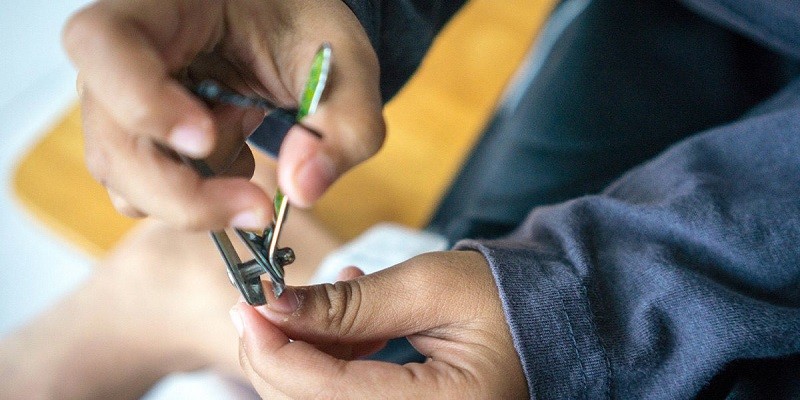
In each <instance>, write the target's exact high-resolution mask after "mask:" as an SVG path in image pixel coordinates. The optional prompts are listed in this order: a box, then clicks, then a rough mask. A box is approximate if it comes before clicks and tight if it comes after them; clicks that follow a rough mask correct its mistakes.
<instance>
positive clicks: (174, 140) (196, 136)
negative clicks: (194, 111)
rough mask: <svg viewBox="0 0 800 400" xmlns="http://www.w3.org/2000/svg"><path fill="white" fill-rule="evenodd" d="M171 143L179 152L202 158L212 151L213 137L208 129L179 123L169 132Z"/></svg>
mask: <svg viewBox="0 0 800 400" xmlns="http://www.w3.org/2000/svg"><path fill="white" fill-rule="evenodd" d="M169 143H170V145H172V148H173V149H175V150H176V151H177V152H179V153H181V154H184V155H187V156H189V157H194V158H202V157H205V156H206V155H208V152H210V151H211V137H210V136H209V135H208V133H206V131H204V130H202V129H199V128H197V127H195V126H191V125H178V126H176V127H175V128H173V129H172V132H170V134H169Z"/></svg>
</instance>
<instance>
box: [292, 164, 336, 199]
mask: <svg viewBox="0 0 800 400" xmlns="http://www.w3.org/2000/svg"><path fill="white" fill-rule="evenodd" d="M336 176H337V175H336V166H335V165H334V163H333V160H332V159H331V158H330V157H329V156H328V155H327V154H325V152H322V151H318V152H317V153H316V154H315V155H314V156H313V157H311V158H310V159H308V160H307V161H306V162H305V163H304V164H303V165H301V166H300V168H298V169H297V172H296V173H295V175H294V185H295V189H296V192H297V193H304V194H305V195H306V196H307V197H306V198H304V199H293V200H296V201H297V202H298V203H299V204H298V205H300V206H303V207H309V206H311V203H312V202H313V201H315V200H317V199H318V198H319V197H320V196H322V194H323V193H324V192H325V190H326V189H328V187H329V186H330V185H331V184H332V183H333V181H335V180H336ZM301 188H302V189H301Z"/></svg>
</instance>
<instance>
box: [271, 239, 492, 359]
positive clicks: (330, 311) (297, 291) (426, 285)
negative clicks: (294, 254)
mask: <svg viewBox="0 0 800 400" xmlns="http://www.w3.org/2000/svg"><path fill="white" fill-rule="evenodd" d="M485 265H486V261H485V259H484V258H483V256H482V255H480V254H479V253H476V252H471V251H455V252H440V253H429V254H424V255H422V256H418V257H415V258H412V259H410V260H408V261H406V262H404V263H401V264H398V265H396V266H394V267H391V268H388V269H385V270H383V271H380V272H378V273H375V274H371V275H365V276H361V277H358V278H356V279H352V280H348V281H343V282H336V283H334V284H325V285H315V286H307V287H297V288H289V289H287V292H285V293H284V296H282V297H281V298H280V299H273V300H272V301H270V302H269V303H268V304H267V305H265V306H260V307H257V309H258V311H259V312H260V313H261V314H262V315H263V316H264V317H265V318H266V319H268V320H269V321H270V322H272V323H273V324H275V325H277V326H278V327H279V328H280V329H281V331H283V332H284V333H285V334H286V335H287V336H288V337H290V338H292V339H295V340H302V341H307V342H311V343H318V344H319V343H363V342H370V341H380V340H388V339H392V338H396V337H404V336H411V335H413V334H416V333H419V332H424V331H429V330H431V329H434V328H438V327H442V326H446V325H448V324H451V323H454V322H457V321H470V320H476V319H479V318H480V313H479V311H480V310H481V309H482V308H484V307H485V306H486V305H482V304H480V302H481V300H480V299H482V298H484V297H485V296H475V295H474V294H475V293H476V291H477V292H480V291H485V290H486V287H485V285H486V284H489V285H491V282H492V277H491V273H490V272H489V269H488V268H487V267H485ZM471 266H478V268H468V267H471ZM454 283H456V284H455V285H454ZM471 314H474V315H471Z"/></svg>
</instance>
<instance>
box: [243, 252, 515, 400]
mask: <svg viewBox="0 0 800 400" xmlns="http://www.w3.org/2000/svg"><path fill="white" fill-rule="evenodd" d="M350 274H351V276H353V277H355V276H357V275H359V274H358V273H353V272H350ZM453 282H458V284H457V285H454V284H453ZM231 317H232V318H233V321H234V325H236V326H237V330H238V331H239V332H240V337H241V340H240V343H241V344H240V358H241V363H242V367H243V369H244V371H245V374H246V375H247V376H248V378H249V379H250V381H251V382H252V383H253V384H254V385H255V387H256V389H257V390H258V392H259V394H261V396H263V397H264V398H270V399H273V398H293V399H304V398H319V397H323V398H371V397H375V394H376V393H384V394H387V393H391V394H392V396H394V397H398V398H429V397H430V396H431V395H432V394H435V396H436V397H437V398H453V399H463V398H503V399H506V398H508V399H510V398H525V397H527V396H528V388H527V384H526V381H525V378H524V375H523V372H522V366H521V363H520V361H519V358H518V356H517V353H516V350H515V349H514V346H513V343H512V340H511V334H510V332H509V329H508V325H507V324H506V321H505V316H504V314H503V310H502V306H501V303H500V299H499V297H498V292H497V290H496V288H495V285H494V280H493V278H492V275H491V272H490V270H489V267H488V265H487V263H486V260H485V259H484V257H483V256H482V255H481V254H480V253H477V252H471V251H451V252H440V253H429V254H424V255H421V256H418V257H415V258H413V259H411V260H409V261H406V262H404V263H401V264H398V265H396V266H394V267H392V268H389V269H387V270H384V271H381V272H378V273H376V274H372V275H368V276H360V277H356V278H355V279H350V280H347V281H342V282H337V283H336V284H333V285H317V286H309V287H297V288H290V289H289V291H288V292H286V293H284V295H283V296H281V298H280V299H279V300H275V299H272V301H271V302H270V303H269V305H267V306H261V307H257V308H253V307H251V306H248V305H247V304H245V303H239V304H237V305H236V306H235V307H234V308H233V309H232V310H231ZM402 336H406V337H408V339H409V340H410V341H411V343H412V344H413V345H414V347H415V348H416V349H417V350H419V351H420V352H421V353H423V354H425V355H426V356H427V357H428V359H427V361H426V362H424V363H422V364H419V363H409V364H406V365H397V364H391V363H385V362H378V361H367V360H361V359H359V357H360V356H362V355H364V354H369V353H371V352H373V351H375V350H376V349H378V348H380V347H381V346H382V345H383V343H385V341H386V340H388V339H390V338H394V337H402ZM290 339H291V341H290Z"/></svg>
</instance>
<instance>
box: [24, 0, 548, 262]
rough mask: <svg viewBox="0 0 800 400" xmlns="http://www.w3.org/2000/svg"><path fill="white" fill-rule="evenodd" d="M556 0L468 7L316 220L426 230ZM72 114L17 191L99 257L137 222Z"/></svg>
mask: <svg viewBox="0 0 800 400" xmlns="http://www.w3.org/2000/svg"><path fill="white" fill-rule="evenodd" d="M554 4H555V0H541V1H530V0H514V1H503V2H497V1H492V0H473V1H471V2H470V3H469V4H468V5H467V6H466V7H465V8H464V9H463V10H462V11H461V12H460V13H459V14H458V15H457V16H456V17H455V18H454V19H453V20H452V21H451V23H450V24H449V25H448V26H447V27H446V28H445V30H444V31H443V32H442V34H441V35H440V36H439V38H438V39H437V41H436V43H435V44H434V46H433V48H432V49H431V52H430V53H429V54H428V56H427V57H426V59H425V61H424V62H423V64H422V67H421V68H420V70H419V71H418V72H417V74H416V75H415V76H414V77H413V78H412V79H411V81H410V82H409V83H408V84H407V85H406V87H405V88H403V90H402V91H401V92H400V93H399V94H398V96H397V97H395V99H393V100H392V101H391V102H390V103H389V104H387V106H386V110H385V115H386V119H387V125H388V135H387V141H386V144H385V145H384V147H383V149H381V151H380V152H379V153H378V155H377V156H375V157H374V158H372V159H370V160H369V161H367V162H365V163H364V164H362V165H360V166H359V167H357V168H356V169H355V170H353V171H352V172H350V173H348V174H347V175H346V176H345V177H344V178H342V179H340V180H339V181H338V182H337V183H336V184H335V185H334V187H333V188H332V189H331V190H330V191H329V192H328V193H327V194H326V195H325V196H324V197H323V198H322V199H321V201H320V202H319V203H318V204H317V206H316V207H315V210H314V213H315V214H316V215H317V216H318V217H319V218H320V219H321V220H322V221H323V223H325V225H327V226H328V227H329V228H331V229H332V230H333V231H334V232H335V233H336V234H338V235H339V236H340V237H342V238H343V239H348V238H351V237H353V236H355V235H357V234H358V233H360V232H361V231H363V230H364V229H366V228H367V227H369V226H370V225H372V224H374V223H376V222H379V221H394V222H399V223H402V224H405V225H408V226H412V227H421V226H423V225H424V224H425V223H426V222H427V220H428V218H429V217H430V214H431V213H432V212H433V210H434V209H435V207H436V203H437V202H438V200H439V198H440V197H441V196H442V193H443V191H444V190H445V189H446V188H447V186H448V185H449V183H450V181H451V180H452V178H453V176H454V174H455V173H456V172H457V171H458V169H459V167H460V165H461V163H462V162H463V159H464V157H465V156H466V154H467V153H468V151H469V149H470V148H471V146H472V145H473V143H474V142H475V139H476V138H477V134H478V133H480V131H481V130H482V128H483V126H484V124H485V123H486V121H487V119H488V117H489V116H490V115H491V113H492V111H493V107H494V104H495V103H496V101H497V99H498V97H499V96H500V94H501V92H502V90H503V88H504V87H505V84H506V82H507V81H508V79H509V77H510V76H511V75H512V74H513V72H514V71H515V69H516V67H517V65H519V62H520V61H521V60H522V58H523V57H524V55H525V53H526V52H527V50H528V48H529V47H530V44H531V40H532V38H533V37H534V34H535V33H536V31H537V30H538V29H539V28H540V27H541V25H542V23H543V21H544V20H545V17H546V16H547V15H548V14H549V12H550V10H551V9H552V7H553V5H554ZM80 129H81V128H80V111H79V110H78V108H77V107H74V108H73V109H71V110H70V111H69V112H68V113H67V114H66V115H65V117H64V118H63V119H62V120H60V121H59V122H58V123H57V124H56V125H55V126H54V127H53V129H52V130H51V131H50V132H48V133H47V134H46V135H44V136H43V138H42V140H41V141H40V142H39V143H38V144H37V145H36V146H35V147H34V148H33V149H32V150H31V151H30V153H29V154H27V155H26V157H24V159H23V160H22V161H21V162H20V165H19V166H18V169H17V171H16V174H15V177H14V190H15V193H16V194H17V195H18V197H19V199H20V200H21V202H22V203H23V204H24V205H25V206H26V207H27V208H28V209H30V210H31V211H32V212H33V213H34V214H35V215H36V216H37V217H39V218H40V219H42V220H43V221H44V222H45V223H47V224H48V225H50V226H52V227H53V228H54V229H56V230H57V231H58V232H60V233H62V234H64V235H66V236H67V237H68V238H69V239H70V240H72V241H74V242H75V243H76V244H78V245H79V246H80V247H82V248H84V249H86V250H87V251H89V252H91V253H94V254H98V253H101V252H103V251H105V250H108V249H109V248H111V247H112V246H113V245H114V243H115V242H116V241H117V240H118V239H119V238H120V236H122V235H123V234H124V233H125V232H126V231H127V230H128V229H129V228H130V227H131V226H132V225H133V224H134V223H135V221H134V220H131V219H128V218H125V217H123V216H121V215H119V214H118V213H117V212H116V211H115V210H114V209H113V207H112V206H111V204H110V202H109V200H108V197H107V195H106V193H105V190H104V189H103V188H102V187H101V186H100V185H99V184H97V183H96V182H95V181H94V180H93V179H92V178H91V176H90V175H89V173H88V172H87V171H86V168H85V167H84V162H83V149H82V141H81V133H80Z"/></svg>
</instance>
